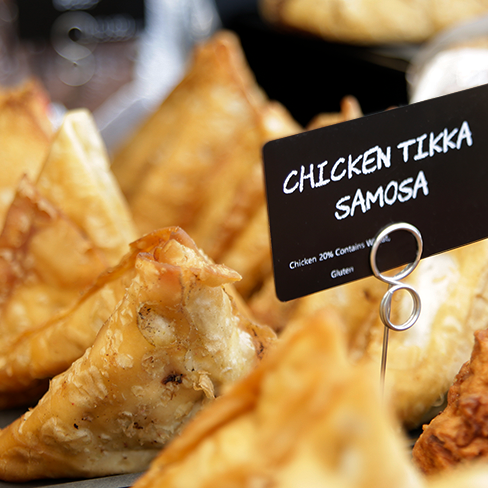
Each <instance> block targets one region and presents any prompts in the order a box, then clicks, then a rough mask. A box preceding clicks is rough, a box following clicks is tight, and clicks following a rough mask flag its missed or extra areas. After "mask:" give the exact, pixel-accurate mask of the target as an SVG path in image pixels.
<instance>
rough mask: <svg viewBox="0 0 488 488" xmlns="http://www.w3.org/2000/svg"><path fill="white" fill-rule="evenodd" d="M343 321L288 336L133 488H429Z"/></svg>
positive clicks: (320, 320)
mask: <svg viewBox="0 0 488 488" xmlns="http://www.w3.org/2000/svg"><path fill="white" fill-rule="evenodd" d="M338 322H340V318H338V317H337V316H335V315H334V314H327V313H321V314H318V315H315V316H314V318H313V320H311V321H309V322H308V323H306V324H302V325H297V326H296V327H295V328H293V329H288V330H287V331H285V332H284V334H283V336H282V337H281V339H279V342H278V343H277V346H276V347H275V348H274V349H273V350H272V351H270V353H269V354H268V356H267V357H266V358H265V359H264V360H263V361H262V362H261V363H260V364H259V365H258V367H257V368H256V370H255V371H253V372H252V373H251V374H250V375H249V376H247V377H246V378H245V379H244V380H241V381H239V382H238V383H237V384H236V385H234V387H232V388H231V390H230V391H228V392H227V393H226V394H225V395H223V396H222V397H221V398H218V399H217V400H216V401H215V402H214V403H213V404H212V405H210V406H209V407H208V408H207V409H206V410H204V411H202V412H201V413H200V414H199V415H198V416H197V417H196V418H195V419H194V420H193V421H192V422H191V423H190V424H189V425H187V427H186V428H185V429H184V430H183V432H182V433H181V435H180V436H179V437H178V438H176V439H174V440H173V441H172V443H171V444H170V445H169V446H168V447H167V448H166V449H164V450H163V451H162V452H161V454H160V455H159V456H158V457H157V458H156V459H155V460H154V462H153V463H152V465H151V468H150V469H149V470H148V472H147V473H145V474H144V475H143V476H142V477H141V478H139V480H138V481H137V482H136V483H135V485H134V488H159V487H165V488H176V487H178V488H183V487H188V486H192V487H195V488H199V487H208V486H213V487H216V488H217V487H229V486H232V487H234V488H238V487H243V488H244V487H249V486H273V487H276V488H281V487H290V488H291V487H298V486H334V487H341V488H342V487H348V488H353V487H354V488H363V487H365V488H366V487H368V488H369V487H376V488H378V487H385V488H386V487H388V488H389V487H391V486H395V487H398V488H400V487H401V488H407V487H408V488H420V487H421V486H422V480H421V478H420V476H419V475H418V473H417V472H416V470H415V469H414V467H413V466H412V465H411V463H410V459H409V454H408V447H407V440H406V438H404V437H403V436H402V434H401V433H400V432H399V431H398V430H397V428H396V423H395V421H394V420H393V419H392V416H391V412H390V411H388V409H387V408H386V406H385V402H384V401H383V400H382V399H381V397H380V392H379V390H380V388H379V378H378V375H377V374H375V371H374V370H371V369H370V368H368V367H358V366H353V365H352V364H351V363H350V361H349V360H348V358H347V351H346V347H345V344H344V341H343V339H344V338H343V336H342V334H341V333H340V332H339V329H340V323H338Z"/></svg>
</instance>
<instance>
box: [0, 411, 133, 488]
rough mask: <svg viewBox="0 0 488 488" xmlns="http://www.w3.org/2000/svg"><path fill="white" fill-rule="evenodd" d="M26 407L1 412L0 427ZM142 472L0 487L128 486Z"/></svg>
mask: <svg viewBox="0 0 488 488" xmlns="http://www.w3.org/2000/svg"><path fill="white" fill-rule="evenodd" d="M24 412H25V409H15V410H6V411H3V412H0V428H2V429H3V428H4V427H6V426H7V425H9V424H10V423H11V422H13V421H14V420H15V419H17V418H18V417H20V416H21V415H22V414H23V413H24ZM141 475H142V473H133V474H123V475H117V476H106V477H103V478H92V479H81V480H80V479H76V480H73V479H54V480H52V479H49V480H38V481H30V482H28V483H6V482H3V481H0V488H38V487H49V486H56V488H95V487H96V488H128V487H130V486H132V485H133V484H134V483H135V481H136V480H137V478H139V477H140V476H141Z"/></svg>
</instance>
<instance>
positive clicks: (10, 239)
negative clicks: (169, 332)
mask: <svg viewBox="0 0 488 488" xmlns="http://www.w3.org/2000/svg"><path fill="white" fill-rule="evenodd" d="M134 236H135V230H134V226H133V222H132V220H131V217H130V213H129V211H128V208H127V204H126V202H125V200H124V198H123V196H122V194H121V192H120V189H119V188H118V186H117V183H116V181H115V179H114V177H113V175H111V173H110V168H109V166H108V158H107V157H106V153H105V149H104V147H103V143H102V141H101V138H100V136H99V133H98V131H97V129H96V127H95V125H94V123H93V120H92V117H91V115H90V114H89V113H88V112H87V111H85V110H78V111H72V112H68V113H67V114H66V116H65V117H64V120H63V123H62V124H61V127H60V128H59V130H58V132H57V134H56V136H55V137H54V140H53V143H52V145H51V148H50V153H49V155H48V157H47V159H46V161H45V162H44V164H43V167H42V168H41V169H40V172H39V174H38V176H37V181H36V183H35V184H32V183H30V181H29V180H28V178H27V177H24V179H22V180H21V182H20V184H19V187H18V189H17V194H16V197H15V200H14V202H13V203H12V206H11V208H10V210H9V212H8V214H7V218H6V221H5V225H4V229H3V231H2V233H1V236H0V266H1V268H2V278H0V331H1V334H0V371H1V372H0V377H2V381H0V407H1V408H5V407H8V406H13V405H17V404H19V403H23V402H25V401H30V400H31V399H32V398H35V397H36V395H37V393H36V390H35V387H36V385H37V384H38V383H39V382H40V381H41V382H42V380H44V379H45V378H48V377H50V376H52V375H53V374H57V373H59V372H60V371H62V370H59V369H54V372H53V370H52V368H51V369H49V371H51V372H50V373H46V371H45V369H46V368H45V367H44V366H41V365H45V364H46V363H49V362H52V360H53V359H52V358H53V354H52V352H51V350H52V349H54V348H56V344H57V343H56V342H55V343H52V342H51V343H50V344H49V341H47V336H46V335H44V334H45V332H43V331H45V330H51V328H52V325H47V324H46V322H49V321H50V320H51V318H52V317H54V316H55V317H56V318H55V319H54V322H55V323H59V320H60V319H59V317H57V314H58V313H59V312H60V311H62V310H63V309H67V308H70V307H71V306H72V305H73V304H74V303H76V302H77V301H78V299H79V298H80V295H81V294H82V293H83V292H84V291H85V290H87V289H88V288H89V286H91V285H92V284H93V282H94V281H95V279H96V278H97V277H98V276H99V275H100V273H101V272H102V271H104V270H105V269H106V268H107V267H108V266H110V265H113V264H115V263H118V262H119V260H120V258H121V257H122V256H123V255H124V254H125V253H126V252H128V251H129V242H130V241H131V240H133V239H134V238H135V237H134ZM91 295H93V292H91V293H90V296H91ZM87 298H88V297H85V298H84V299H85V300H86V299H87ZM118 299H120V296H119V298H118ZM104 300H106V302H107V303H106V304H105V302H104ZM90 303H91V302H90ZM97 307H98V309H99V310H100V314H101V315H103V320H102V322H103V321H104V320H105V319H106V318H107V317H108V312H107V308H109V309H110V310H111V309H112V307H113V303H112V296H111V295H109V294H107V293H105V294H104V299H103V300H98V301H97ZM85 308H86V305H85ZM102 311H103V314H102ZM90 313H94V312H90ZM97 314H98V312H97V313H95V315H97ZM87 319H88V320H87ZM85 321H87V322H88V323H87V325H86V327H87V331H86V332H85V333H83V336H85V335H86V334H87V335H88V337H89V339H84V340H83V341H79V340H78V339H77V338H75V337H72V336H71V337H70V335H69V332H68V331H67V332H66V333H65V334H64V335H61V336H60V337H59V338H58V340H59V341H61V342H63V343H64V344H65V347H64V348H63V352H64V356H63V357H64V358H65V360H64V361H63V362H62V363H63V364H64V369H65V368H66V367H68V366H69V364H71V362H72V361H73V360H74V359H76V358H77V357H79V356H80V355H81V354H82V353H83V352H84V350H85V348H86V347H88V346H89V345H91V343H92V341H93V338H94V333H95V331H96V330H98V329H99V328H100V326H101V324H100V323H98V322H97V326H96V327H95V328H93V327H91V326H90V325H89V323H90V322H91V321H90V320H89V316H87V317H85ZM49 323H50V324H51V322H49ZM34 331H35V332H34ZM30 332H34V333H35V336H36V337H38V334H41V335H42V337H44V340H45V341H47V343H48V345H47V347H41V348H40V349H39V351H37V352H36V351H33V350H30V349H29V352H28V350H27V349H26V336H27V337H29V338H30V337H31V336H30V335H29V334H30ZM80 332H81V331H80V330H79V332H78V333H80ZM29 340H31V339H29ZM70 340H71V341H74V344H75V346H74V349H75V350H76V351H77V352H76V355H73V353H72V352H71V349H72V345H71V343H70ZM80 343H81V344H82V346H80ZM41 351H42V355H44V356H45V358H43V357H42V356H41ZM54 356H56V355H54ZM33 357H35V358H36V360H33ZM67 361H69V362H68V363H67ZM19 362H20V363H22V364H24V365H26V366H25V367H27V368H28V371H29V372H28V373H27V374H25V373H21V374H20V376H19V366H18V363H19ZM57 367H58V368H59V367H60V365H59V364H58V366H57ZM39 368H41V369H42V371H44V372H43V373H42V374H40V373H39ZM34 372H35V373H34ZM43 383H45V382H43ZM13 393H15V394H13ZM31 397H32V398H31Z"/></svg>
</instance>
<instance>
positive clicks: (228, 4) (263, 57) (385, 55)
mask: <svg viewBox="0 0 488 488" xmlns="http://www.w3.org/2000/svg"><path fill="white" fill-rule="evenodd" d="M215 3H216V5H217V9H218V12H219V15H220V17H221V21H222V25H223V27H225V28H228V29H231V30H233V31H235V32H236V33H237V34H238V36H239V37H240V39H241V43H242V46H243V49H244V52H245V54H246V57H247V60H248V62H249V65H250V66H251V69H252V70H253V71H254V74H255V76H256V79H257V81H258V83H259V84H260V85H261V87H262V88H263V89H264V90H265V91H266V93H267V94H268V96H269V97H270V98H271V99H274V100H278V101H280V102H281V103H282V104H283V105H285V106H286V108H287V109H288V110H289V111H290V112H291V113H292V115H293V116H294V117H295V119H296V120H297V121H298V122H299V123H301V124H302V125H306V124H307V123H308V122H309V121H310V120H311V119H312V118H313V117H314V116H315V115H316V114H317V113H320V112H337V111H339V110H340V101H341V99H342V98H343V97H344V96H345V95H354V96H355V97H356V98H357V99H358V101H359V103H360V104H361V107H362V109H363V112H364V113H365V114H371V113H375V112H379V111H383V110H385V109H387V108H389V107H392V106H401V105H405V104H407V103H408V95H407V83H406V79H405V70H406V68H407V66H408V52H409V51H408V50H406V49H405V48H404V47H402V46H395V47H390V46H382V47H378V46H375V47H368V46H364V47H358V46H351V45H346V44H338V43H330V42H326V41H324V40H322V39H316V38H312V37H310V36H306V35H304V34H301V33H296V32H295V33H291V32H283V31H279V30H277V29H275V28H273V27H270V26H269V25H266V24H265V22H263V20H262V19H261V18H260V16H259V12H258V7H257V0H215ZM405 53H407V54H405Z"/></svg>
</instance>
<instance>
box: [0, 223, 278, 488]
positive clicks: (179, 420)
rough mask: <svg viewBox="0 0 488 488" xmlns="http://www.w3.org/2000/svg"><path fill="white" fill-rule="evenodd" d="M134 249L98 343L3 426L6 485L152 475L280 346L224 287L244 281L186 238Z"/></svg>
mask: <svg viewBox="0 0 488 488" xmlns="http://www.w3.org/2000/svg"><path fill="white" fill-rule="evenodd" d="M148 241H149V242H152V243H153V246H152V247H151V249H150V250H149V251H148V250H145V251H143V250H142V249H145V248H146V246H147V242H148ZM144 243H146V244H144ZM135 247H139V248H141V251H140V252H139V253H138V254H137V258H136V260H135V263H134V267H135V274H134V277H133V279H132V281H131V282H130V284H129V286H128V287H127V289H126V291H125V293H124V296H123V298H122V300H121V301H120V302H119V304H118V305H117V307H116V309H115V310H114V312H113V314H112V315H111V316H110V318H109V319H108V320H107V322H106V323H105V324H104V326H103V327H102V329H101V330H100V332H99V334H98V335H97V337H96V339H95V341H94V343H93V346H92V347H90V348H89V349H87V350H86V352H85V354H84V355H83V356H82V357H81V358H80V359H79V360H77V361H75V362H74V363H73V364H72V365H71V367H70V368H69V369H68V370H66V371H65V372H64V373H62V374H60V375H58V376H56V377H55V378H54V379H53V380H52V381H51V384H50V388H49V391H48V392H47V393H46V394H45V396H44V397H43V398H42V399H41V400H40V402H39V403H38V405H37V406H36V407H35V408H33V409H32V410H29V411H28V412H27V413H26V414H25V415H23V416H22V417H21V418H19V419H18V420H16V421H15V422H13V423H12V424H11V425H9V426H8V427H7V428H5V429H3V430H2V431H0V478H1V479H3V480H9V481H27V480H31V479H36V478H46V477H93V476H103V475H108V474H116V473H127V472H138V471H142V470H144V469H145V468H146V467H147V465H148V463H149V462H150V460H151V459H152V458H153V457H154V456H155V455H156V454H157V453H158V451H159V450H160V449H161V448H162V447H163V446H164V445H165V444H166V443H167V442H168V441H169V440H170V439H171V438H172V437H173V436H174V435H176V434H177V433H178V432H179V431H180V429H181V426H182V425H183V424H184V423H186V422H187V421H188V420H189V419H190V418H191V417H193V415H194V414H195V413H196V412H197V411H198V410H200V409H201V408H202V406H204V405H206V404H207V403H209V402H210V401H212V400H213V399H214V398H215V397H216V396H218V395H219V394H220V393H221V392H222V390H223V389H224V387H225V386H226V385H229V384H231V383H233V382H235V381H236V380H238V379H239V378H241V377H243V376H244V375H246V374H247V373H249V372H250V370H251V369H252V368H253V367H254V366H255V364H256V362H257V360H258V358H260V357H262V355H263V354H264V351H265V350H266V348H267V346H268V345H269V344H270V343H271V342H272V341H273V340H274V335H273V333H272V332H271V329H269V328H267V327H262V326H259V325H257V324H255V323H253V322H250V321H249V319H248V318H246V316H245V315H244V314H241V313H240V312H239V311H238V309H237V307H236V305H235V302H234V301H233V300H232V298H231V296H230V295H229V294H228V293H227V292H226V290H225V287H226V286H228V285H229V284H231V283H233V282H234V281H236V280H238V279H239V275H238V274H237V273H236V272H235V271H232V270H230V269H229V268H227V267H226V266H223V265H216V264H213V263H212V262H210V261H209V260H208V259H207V258H206V257H205V256H204V255H202V254H201V253H200V251H199V250H198V249H197V248H196V246H195V244H194V242H193V241H192V240H191V239H190V238H189V237H188V235H187V234H186V233H185V232H183V231H182V230H180V229H178V228H167V229H163V230H161V231H158V232H156V233H153V234H150V235H148V236H146V237H143V238H142V240H141V242H139V243H136V244H135Z"/></svg>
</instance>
